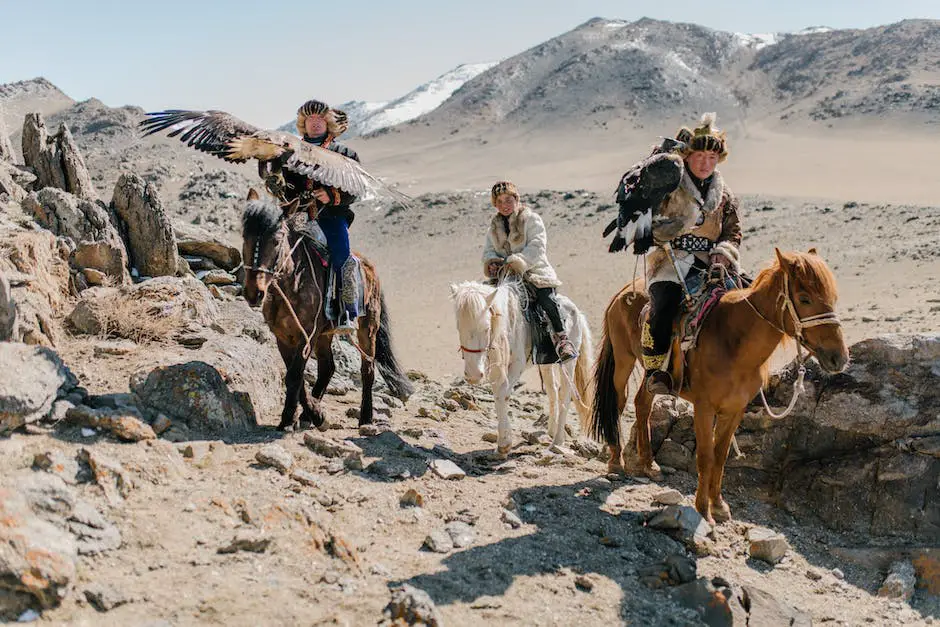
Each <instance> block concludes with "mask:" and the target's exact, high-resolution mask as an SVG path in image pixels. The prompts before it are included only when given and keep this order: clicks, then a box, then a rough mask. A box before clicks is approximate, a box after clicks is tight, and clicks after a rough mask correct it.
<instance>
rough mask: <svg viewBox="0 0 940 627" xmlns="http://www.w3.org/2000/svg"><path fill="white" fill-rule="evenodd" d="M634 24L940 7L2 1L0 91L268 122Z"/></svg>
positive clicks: (813, 22)
mask: <svg viewBox="0 0 940 627" xmlns="http://www.w3.org/2000/svg"><path fill="white" fill-rule="evenodd" d="M643 16H647V17H653V18H657V19H663V20H671V21H683V22H694V23H697V24H702V25H704V26H708V27H711V28H715V29H718V30H726V31H736V32H747V33H765V32H773V31H793V30H799V29H801V28H805V27H807V26H819V25H823V26H830V27H833V28H866V27H869V26H874V25H879V24H887V23H891V22H896V21H899V20H902V19H907V18H932V19H940V1H938V0H891V1H888V0H829V1H827V0H789V1H776V2H766V1H763V0H750V1H747V0H715V1H713V2H704V1H702V0H695V1H692V0H668V1H666V2H663V1H657V2H652V1H650V2H624V1H622V0H621V1H619V2H615V1H606V0H605V1H592V0H579V1H577V2H575V1H572V0H567V1H556V0H540V1H537V0H520V1H518V2H513V1H511V0H501V1H500V0H473V1H469V2H449V1H446V0H400V1H394V0H384V1H383V0H375V1H371V0H370V1H365V0H331V1H329V2H320V1H316V2H285V1H281V0H251V1H242V0H237V1H232V2H204V1H200V0H189V1H183V0H162V1H161V0H156V1H153V2H146V3H144V2H138V1H136V0H127V1H125V2H117V1H114V0H95V1H94V2H91V1H88V0H84V1H83V0H0V83H7V82H12V81H16V80H22V79H27V78H32V77H35V76H45V77H46V78H48V79H49V80H51V81H52V82H53V83H55V84H56V85H57V86H58V87H59V88H60V89H62V90H63V91H65V92H66V93H67V94H68V95H70V96H72V97H73V98H75V99H77V100H83V99H85V98H89V97H92V96H94V97H96V98H99V99H101V100H103V101H104V102H105V103H106V104H108V105H111V106H118V105H123V104H136V105H140V106H142V107H144V108H145V109H149V110H155V109H162V108H170V107H176V108H191V109H203V108H217V109H223V110H227V111H229V112H231V113H234V114H236V115H238V116H240V117H242V118H244V119H245V120H246V121H248V122H251V123H253V124H257V125H264V126H273V125H276V124H280V123H282V122H284V121H286V120H289V119H290V118H291V117H292V116H293V113H294V111H296V109H297V106H298V105H299V104H300V103H301V102H303V101H304V100H306V99H308V98H314V97H316V98H320V99H323V100H326V101H327V102H331V103H333V104H337V103H339V102H343V101H346V100H353V99H356V100H385V99H390V98H394V97H397V96H400V95H403V94H404V93H406V92H407V91H409V90H411V89H412V88H414V87H416V86H417V85H419V84H420V83H423V82H425V81H427V80H430V79H432V78H434V77H435V76H437V75H439V74H442V73H444V72H446V71H447V70H450V69H452V68H453V67H455V66H457V65H459V64H460V63H473V62H481V61H495V60H498V59H501V58H505V57H508V56H512V55H513V54H516V53H518V52H521V51H523V50H525V49H526V48H529V47H531V46H534V45H536V44H538V43H540V42H542V41H545V40H546V39H549V38H551V37H554V36H556V35H559V34H561V33H563V32H565V31H567V30H570V29H572V28H574V27H575V26H577V25H578V24H581V23H583V22H585V21H587V20H588V19H590V18H592V17H605V18H611V19H626V20H635V19H638V18H640V17H643Z"/></svg>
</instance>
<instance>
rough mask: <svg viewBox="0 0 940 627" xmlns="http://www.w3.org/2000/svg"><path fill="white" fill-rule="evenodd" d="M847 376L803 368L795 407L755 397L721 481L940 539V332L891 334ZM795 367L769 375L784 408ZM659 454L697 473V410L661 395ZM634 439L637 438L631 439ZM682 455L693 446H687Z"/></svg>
mask: <svg viewBox="0 0 940 627" xmlns="http://www.w3.org/2000/svg"><path fill="white" fill-rule="evenodd" d="M850 354H851V355H852V361H851V363H850V364H849V366H848V368H847V369H846V370H845V372H843V373H841V374H837V375H827V374H825V373H823V372H822V371H821V370H820V368H819V367H818V365H817V364H816V363H815V362H814V361H811V362H809V363H808V364H807V366H808V370H807V374H806V380H805V386H806V391H805V392H804V393H803V394H802V395H801V397H800V399H799V400H798V402H797V403H796V405H795V407H794V410H793V412H792V413H791V414H790V415H789V416H787V417H786V418H784V419H781V420H774V419H771V418H770V417H769V416H767V415H766V413H764V412H763V410H762V409H761V406H760V404H759V400H758V401H757V403H755V404H752V406H751V407H750V408H749V411H748V413H746V414H745V416H744V419H743V420H742V422H741V426H740V427H739V429H738V432H737V436H736V437H737V442H738V444H739V446H740V449H741V452H742V453H743V454H744V456H743V457H741V458H736V456H735V455H734V453H733V452H732V453H731V455H730V456H729V460H728V466H727V479H726V484H728V483H730V484H734V483H745V484H750V485H763V486H766V487H767V488H769V489H770V490H771V493H772V494H773V495H774V498H775V500H776V501H777V502H779V503H780V504H782V506H783V507H784V508H786V509H787V510H789V511H790V512H791V513H792V514H793V515H795V516H799V517H809V518H818V519H821V520H822V521H823V522H824V523H825V524H826V525H828V526H829V527H831V528H834V529H838V530H843V531H854V532H860V533H864V534H868V535H878V536H899V537H903V538H911V539H915V540H932V539H936V538H937V537H940V335H886V336H881V337H876V338H872V339H868V340H863V341H862V342H859V343H857V344H855V345H853V346H852V347H851V348H850ZM795 377H796V368H795V367H794V366H793V365H791V366H790V367H788V368H787V369H785V370H783V371H782V372H780V373H778V374H776V375H774V376H773V377H772V378H771V381H770V384H769V386H768V389H767V398H768V402H769V403H770V405H771V406H772V407H775V408H776V409H777V410H778V411H779V410H780V409H781V408H782V407H785V406H786V405H787V404H788V403H789V400H790V397H791V395H792V393H793V382H794V380H795ZM652 425H653V438H652V439H653V450H654V451H655V452H656V459H657V461H659V463H661V464H663V465H669V466H673V467H678V468H680V469H682V470H686V471H688V472H691V473H694V472H695V458H694V452H695V431H694V428H693V424H692V410H691V406H690V405H688V404H687V403H684V402H683V403H680V405H679V411H674V410H673V409H672V403H671V401H665V402H664V399H662V398H660V399H658V401H657V402H656V403H655V404H654V410H653V415H652ZM633 441H634V437H633V436H631V445H630V446H633V444H632V443H633ZM680 451H685V452H687V453H686V454H680V453H679V452H680Z"/></svg>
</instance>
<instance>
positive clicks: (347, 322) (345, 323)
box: [336, 309, 359, 334]
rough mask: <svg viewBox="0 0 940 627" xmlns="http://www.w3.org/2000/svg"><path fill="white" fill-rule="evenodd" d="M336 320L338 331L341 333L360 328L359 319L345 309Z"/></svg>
mask: <svg viewBox="0 0 940 627" xmlns="http://www.w3.org/2000/svg"><path fill="white" fill-rule="evenodd" d="M339 316H340V317H339V320H337V321H336V332H337V333H341V334H351V333H355V332H356V331H358V330H359V320H358V318H356V317H354V316H353V315H352V314H350V313H349V312H348V311H346V310H345V309H344V311H343V312H342V313H340V315H339Z"/></svg>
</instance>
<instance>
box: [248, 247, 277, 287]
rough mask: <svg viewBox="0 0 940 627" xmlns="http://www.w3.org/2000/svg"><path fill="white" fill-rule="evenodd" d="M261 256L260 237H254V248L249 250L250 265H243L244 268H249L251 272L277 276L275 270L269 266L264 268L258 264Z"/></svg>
mask: <svg viewBox="0 0 940 627" xmlns="http://www.w3.org/2000/svg"><path fill="white" fill-rule="evenodd" d="M260 257H261V238H260V237H256V238H255V246H254V250H252V251H251V265H250V266H245V270H251V271H253V272H261V273H263V274H270V275H271V276H272V277H275V278H276V277H277V272H275V271H274V270H271V269H270V268H265V267H262V266H259V265H258V260H259V258H260Z"/></svg>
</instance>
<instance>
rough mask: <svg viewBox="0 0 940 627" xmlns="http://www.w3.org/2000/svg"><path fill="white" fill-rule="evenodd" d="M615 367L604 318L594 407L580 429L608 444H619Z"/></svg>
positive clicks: (596, 372)
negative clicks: (586, 422)
mask: <svg viewBox="0 0 940 627" xmlns="http://www.w3.org/2000/svg"><path fill="white" fill-rule="evenodd" d="M616 369H617V360H616V358H615V357H614V346H613V344H612V343H611V341H610V334H609V331H608V329H607V321H606V320H604V335H603V337H602V338H601V351H600V354H599V355H598V356H597V363H596V364H594V408H593V412H592V415H591V416H590V419H589V420H588V424H587V425H586V426H583V427H582V430H583V432H584V433H588V434H590V435H591V436H592V437H593V438H595V439H597V440H602V441H605V442H607V444H608V445H610V446H620V407H619V404H618V397H617V390H616V389H615V388H614V372H615V371H616Z"/></svg>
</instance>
